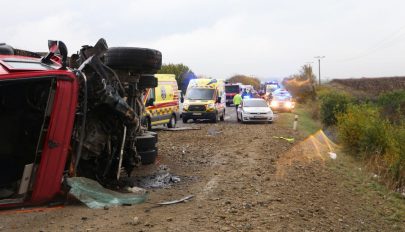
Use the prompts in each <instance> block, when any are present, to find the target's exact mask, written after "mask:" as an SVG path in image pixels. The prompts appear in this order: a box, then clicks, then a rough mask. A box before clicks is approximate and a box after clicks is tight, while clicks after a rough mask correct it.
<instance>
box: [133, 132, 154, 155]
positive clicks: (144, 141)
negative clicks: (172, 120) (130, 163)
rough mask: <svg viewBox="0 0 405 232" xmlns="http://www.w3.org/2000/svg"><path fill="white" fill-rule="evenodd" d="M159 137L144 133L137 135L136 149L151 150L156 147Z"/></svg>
mask: <svg viewBox="0 0 405 232" xmlns="http://www.w3.org/2000/svg"><path fill="white" fill-rule="evenodd" d="M156 142H157V139H156V137H155V136H153V135H150V134H144V135H141V136H137V137H136V144H135V145H136V150H137V151H141V152H142V151H149V150H152V149H154V148H155V147H156Z"/></svg>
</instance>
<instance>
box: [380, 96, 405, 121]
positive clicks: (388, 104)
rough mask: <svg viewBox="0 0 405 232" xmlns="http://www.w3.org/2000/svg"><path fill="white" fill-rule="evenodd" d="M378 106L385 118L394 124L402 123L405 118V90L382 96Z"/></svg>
mask: <svg viewBox="0 0 405 232" xmlns="http://www.w3.org/2000/svg"><path fill="white" fill-rule="evenodd" d="M377 104H378V105H379V106H380V107H381V115H382V116H383V117H385V118H387V119H388V120H390V122H392V123H395V124H398V123H401V121H403V118H404V117H405V90H399V91H393V92H388V93H384V94H381V95H380V96H379V97H378V100H377Z"/></svg>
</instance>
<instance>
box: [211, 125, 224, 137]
mask: <svg viewBox="0 0 405 232" xmlns="http://www.w3.org/2000/svg"><path fill="white" fill-rule="evenodd" d="M222 132H223V131H218V130H217V129H216V128H212V127H210V128H208V135H209V136H216V135H218V134H221V133H222Z"/></svg>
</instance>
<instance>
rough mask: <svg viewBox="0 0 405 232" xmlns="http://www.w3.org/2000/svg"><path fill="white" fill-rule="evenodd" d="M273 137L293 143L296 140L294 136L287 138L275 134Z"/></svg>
mask: <svg viewBox="0 0 405 232" xmlns="http://www.w3.org/2000/svg"><path fill="white" fill-rule="evenodd" d="M273 138H275V139H284V140H285V141H287V142H290V143H293V142H294V140H295V139H294V138H286V137H282V136H273Z"/></svg>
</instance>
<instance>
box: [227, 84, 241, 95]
mask: <svg viewBox="0 0 405 232" xmlns="http://www.w3.org/2000/svg"><path fill="white" fill-rule="evenodd" d="M225 92H226V93H239V86H238V85H229V86H225Z"/></svg>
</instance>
